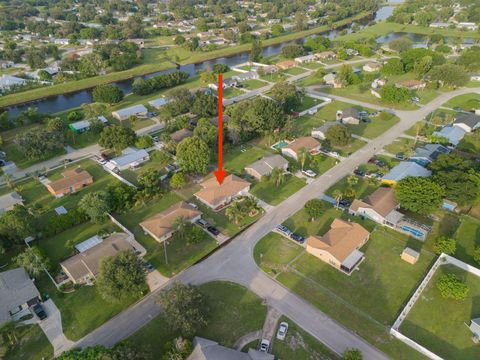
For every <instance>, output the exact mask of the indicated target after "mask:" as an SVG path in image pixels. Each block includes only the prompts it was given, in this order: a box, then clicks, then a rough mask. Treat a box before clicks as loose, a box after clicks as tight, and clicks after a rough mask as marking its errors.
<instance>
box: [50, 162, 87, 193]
mask: <svg viewBox="0 0 480 360" xmlns="http://www.w3.org/2000/svg"><path fill="white" fill-rule="evenodd" d="M62 176H63V179H59V180H56V181H52V182H51V183H50V184H48V186H49V187H50V188H51V189H52V190H53V191H55V192H57V191H60V190H63V189H66V188H69V187H71V186H74V185H76V184H78V183H82V182H84V181H89V180H93V178H92V175H90V173H89V172H88V171H86V170H83V169H82V168H80V167H77V168H75V169H71V170H66V171H64V172H63V173H62Z"/></svg>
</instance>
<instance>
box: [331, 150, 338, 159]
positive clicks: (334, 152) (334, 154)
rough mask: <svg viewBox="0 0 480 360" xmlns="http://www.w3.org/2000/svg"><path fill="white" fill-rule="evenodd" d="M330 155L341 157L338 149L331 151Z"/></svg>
mask: <svg viewBox="0 0 480 360" xmlns="http://www.w3.org/2000/svg"><path fill="white" fill-rule="evenodd" d="M330 155H332V156H333V157H335V158H339V157H340V154H339V153H338V152H336V151H331V152H330Z"/></svg>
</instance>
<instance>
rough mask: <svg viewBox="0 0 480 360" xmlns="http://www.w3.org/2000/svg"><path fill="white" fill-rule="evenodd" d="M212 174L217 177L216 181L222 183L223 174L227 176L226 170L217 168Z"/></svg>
mask: <svg viewBox="0 0 480 360" xmlns="http://www.w3.org/2000/svg"><path fill="white" fill-rule="evenodd" d="M213 174H214V175H215V177H216V178H217V181H218V183H219V184H220V185H222V183H223V179H225V176H227V172H226V171H225V170H217V171H214V172H213Z"/></svg>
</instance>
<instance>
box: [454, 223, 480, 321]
mask: <svg viewBox="0 0 480 360" xmlns="http://www.w3.org/2000/svg"><path fill="white" fill-rule="evenodd" d="M452 235H453V234H452ZM455 239H456V240H457V249H456V252H455V257H456V258H458V259H460V260H462V261H465V262H467V263H469V264H471V265H473V266H476V267H478V266H479V264H478V263H476V262H475V260H473V253H474V251H475V248H477V247H479V246H480V220H478V219H474V218H472V217H470V216H466V215H464V216H461V217H460V227H459V228H458V229H457V231H456V233H455ZM479 315H480V314H479Z"/></svg>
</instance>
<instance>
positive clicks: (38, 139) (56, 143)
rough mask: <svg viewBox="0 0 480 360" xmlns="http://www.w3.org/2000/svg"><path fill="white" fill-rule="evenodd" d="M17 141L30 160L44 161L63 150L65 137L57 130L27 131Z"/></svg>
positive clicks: (18, 136)
mask: <svg viewBox="0 0 480 360" xmlns="http://www.w3.org/2000/svg"><path fill="white" fill-rule="evenodd" d="M15 141H16V143H17V144H18V146H19V147H20V149H21V151H22V152H23V153H24V154H25V156H26V157H28V158H29V159H42V158H44V157H47V156H48V155H51V154H53V153H55V152H56V151H59V150H61V149H62V148H63V135H62V133H60V132H58V131H55V130H53V131H51V130H47V129H31V130H27V131H25V132H24V133H22V134H18V135H17V137H16V139H15Z"/></svg>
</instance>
